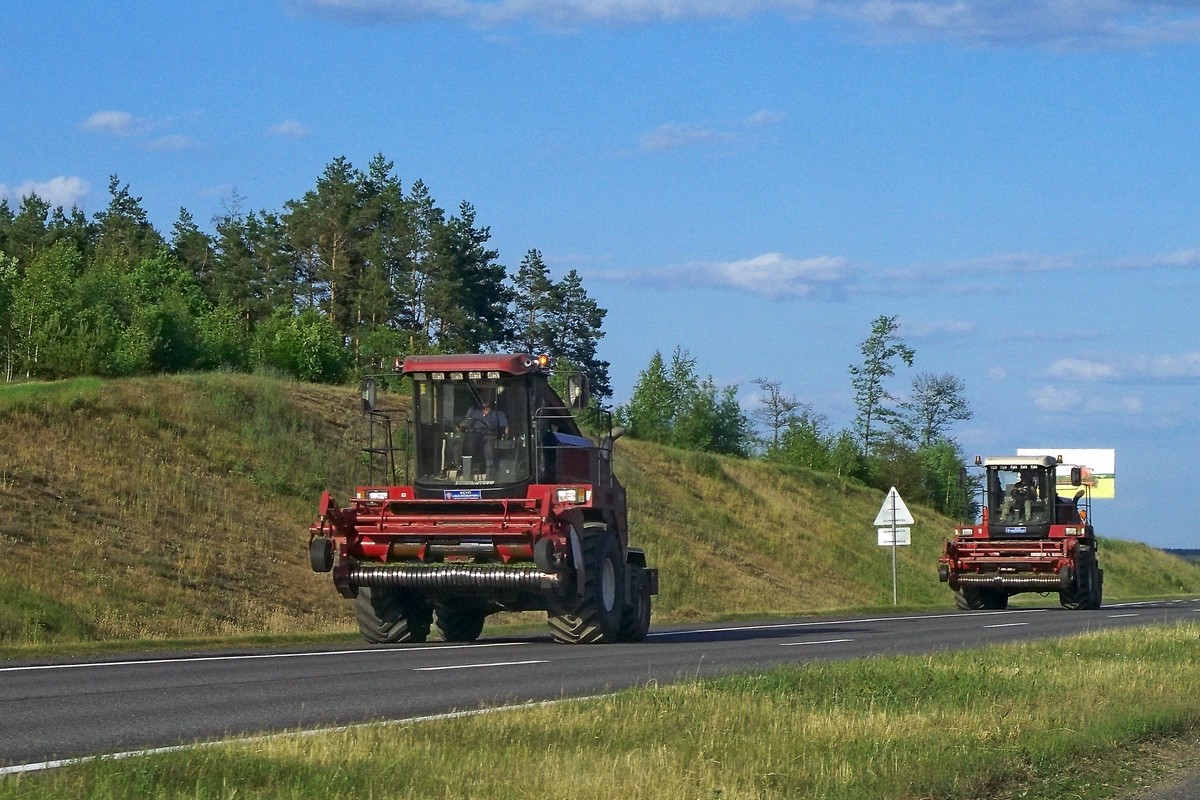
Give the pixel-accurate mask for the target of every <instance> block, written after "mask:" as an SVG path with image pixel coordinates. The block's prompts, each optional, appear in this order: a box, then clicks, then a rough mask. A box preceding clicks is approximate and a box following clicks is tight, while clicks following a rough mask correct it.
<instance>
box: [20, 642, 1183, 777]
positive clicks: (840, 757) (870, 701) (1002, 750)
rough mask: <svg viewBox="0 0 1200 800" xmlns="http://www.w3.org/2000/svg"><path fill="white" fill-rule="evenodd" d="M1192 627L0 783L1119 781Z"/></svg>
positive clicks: (766, 678) (1150, 765)
mask: <svg viewBox="0 0 1200 800" xmlns="http://www.w3.org/2000/svg"><path fill="white" fill-rule="evenodd" d="M1198 643H1200V625H1196V624H1180V625H1174V626H1159V627H1150V628H1139V629H1138V630H1136V631H1113V632H1103V633H1093V634H1087V635H1083V636H1077V637H1071V638H1067V639H1062V640H1057V641H1043V642H1035V643H1030V644H1022V645H1006V646H996V647H989V648H985V649H981V650H971V651H960V652H953V653H946V654H939V655H936V656H912V657H887V658H883V657H877V658H870V659H865V660H860V661H850V662H836V663H812V664H806V665H804V666H802V667H786V668H779V669H775V670H772V671H770V672H768V673H766V674H761V675H739V676H732V677H726V678H719V679H711V680H702V681H690V682H685V683H680V684H672V685H668V686H654V687H649V688H646V689H640V690H630V691H624V692H621V693H619V694H617V695H614V696H610V697H603V698H593V699H586V700H576V701H567V702H563V703H559V704H554V705H544V706H533V707H527V708H522V709H518V710H506V711H501V712H497V713H486V714H479V715H471V716H459V717H454V718H445V719H436V720H431V721H424V722H417V723H408V724H377V725H365V726H357V727H353V728H350V729H345V730H340V731H336V732H331V733H320V734H307V735H301V734H295V735H285V736H276V737H270V738H265V739H263V738H259V739H250V740H247V741H244V742H238V741H234V742H230V743H225V744H220V745H215V746H206V747H202V748H195V749H188V750H183V751H178V752H172V753H166V754H162V755H156V756H149V757H133V758H127V759H121V760H111V759H99V760H94V761H89V762H86V763H83V764H79V765H75V766H69V767H64V768H61V769H58V770H54V771H50V772H44V773H30V774H18V775H13V776H8V777H6V778H0V797H13V798H17V797H20V798H27V799H28V800H40V798H54V799H55V800H56V799H57V798H60V797H88V798H97V799H98V798H126V797H161V798H235V797H237V798H243V797H252V798H309V797H324V798H361V797H403V798H418V797H420V798H427V797H439V798H477V797H489V798H526V797H537V798H542V797H569V798H572V799H573V800H588V799H589V798H595V799H596V800H607V798H613V797H629V798H664V799H666V798H671V799H672V800H674V798H680V797H686V798H701V797H712V798H717V797H719V798H735V799H737V800H741V799H742V798H747V799H749V798H813V799H814V800H816V799H819V800H878V799H879V798H889V800H908V799H909V798H911V799H912V800H918V799H919V798H940V799H941V800H955V799H961V800H974V799H975V798H982V797H988V798H996V800H1007V799H1008V798H1014V799H1015V798H1024V800H1060V799H1061V798H1069V797H1080V798H1082V797H1086V798H1093V799H1095V800H1103V799H1104V798H1118V797H1128V796H1130V794H1131V793H1132V792H1133V791H1134V790H1135V789H1137V788H1139V787H1141V786H1144V785H1147V784H1149V783H1153V782H1155V781H1156V780H1158V779H1160V778H1161V777H1162V775H1163V774H1165V773H1166V772H1168V771H1170V769H1172V768H1175V769H1177V768H1179V767H1180V766H1185V765H1187V764H1192V765H1193V766H1195V765H1196V757H1197V755H1198V754H1197V753H1196V752H1195V751H1194V744H1193V746H1192V747H1193V749H1191V750H1189V749H1186V748H1184V747H1183V743H1184V742H1186V741H1187V740H1188V739H1190V740H1191V741H1192V742H1193V743H1194V741H1195V737H1196V735H1197V733H1200V695H1197V694H1196V692H1195V691H1194V687H1195V686H1196V685H1198V683H1200V662H1198V661H1197V660H1196V658H1195V654H1196V648H1197V644H1198ZM1189 759H1190V760H1189Z"/></svg>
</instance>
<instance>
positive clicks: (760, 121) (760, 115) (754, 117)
mask: <svg viewBox="0 0 1200 800" xmlns="http://www.w3.org/2000/svg"><path fill="white" fill-rule="evenodd" d="M785 119H787V114H784V113H782V112H779V111H757V112H755V113H753V114H751V115H750V116H748V117H746V125H747V126H749V127H751V128H766V127H770V126H771V125H778V124H779V123H781V122H783V121H784V120H785Z"/></svg>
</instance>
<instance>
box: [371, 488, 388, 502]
mask: <svg viewBox="0 0 1200 800" xmlns="http://www.w3.org/2000/svg"><path fill="white" fill-rule="evenodd" d="M367 499H368V500H387V491H386V490H383V489H379V490H376V491H373V492H367Z"/></svg>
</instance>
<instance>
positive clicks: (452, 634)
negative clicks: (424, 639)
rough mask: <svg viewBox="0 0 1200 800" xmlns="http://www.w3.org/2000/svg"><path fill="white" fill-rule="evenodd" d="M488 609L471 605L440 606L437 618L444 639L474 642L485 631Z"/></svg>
mask: <svg viewBox="0 0 1200 800" xmlns="http://www.w3.org/2000/svg"><path fill="white" fill-rule="evenodd" d="M486 618H487V611H485V610H484V609H482V608H477V607H475V606H469V605H445V606H438V608H437V613H436V616H435V619H436V621H437V628H438V631H439V632H440V633H441V634H442V639H443V640H445V641H447V642H473V641H475V640H476V639H478V638H479V634H481V633H483V621H484V620H485V619H486Z"/></svg>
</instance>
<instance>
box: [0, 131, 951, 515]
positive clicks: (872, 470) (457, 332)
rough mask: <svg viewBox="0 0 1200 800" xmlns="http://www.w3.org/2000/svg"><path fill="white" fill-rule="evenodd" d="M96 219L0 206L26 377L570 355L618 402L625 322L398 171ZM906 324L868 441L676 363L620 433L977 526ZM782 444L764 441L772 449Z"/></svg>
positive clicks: (375, 162) (942, 383) (861, 423)
mask: <svg viewBox="0 0 1200 800" xmlns="http://www.w3.org/2000/svg"><path fill="white" fill-rule="evenodd" d="M108 190H109V201H108V205H107V206H106V208H104V209H103V210H102V211H99V212H97V213H96V214H95V215H93V217H91V218H90V219H89V218H88V217H87V216H85V215H84V214H83V212H82V211H80V210H79V208H78V207H75V208H72V209H70V210H69V211H68V210H65V209H64V208H63V207H61V206H58V207H52V206H51V205H50V204H49V203H48V202H46V201H45V200H43V199H41V198H39V197H38V196H37V195H36V194H31V195H28V196H26V197H24V198H23V199H22V200H21V201H20V203H19V205H18V207H17V208H15V209H14V208H12V207H11V206H10V205H9V203H8V201H7V200H6V199H0V358H2V361H3V366H4V372H5V378H6V380H8V381H12V380H15V379H30V378H39V379H45V378H61V377H70V376H76V375H99V376H128V375H141V374H153V373H161V372H179V371H186V370H212V369H229V370H235V371H252V370H262V369H268V370H273V371H276V372H279V373H282V374H285V375H290V376H292V377H295V378H297V379H300V380H305V381H315V382H328V383H339V382H343V381H346V380H348V379H351V378H354V377H357V376H358V375H362V374H369V373H373V372H374V373H377V372H382V371H386V370H387V369H389V368H390V365H391V363H392V361H393V359H394V358H396V357H398V356H403V355H408V354H416V353H447V352H488V351H503V350H511V351H516V352H531V353H540V352H546V353H550V354H552V355H553V356H554V357H555V358H556V360H557V365H558V366H560V367H569V368H571V369H579V370H581V371H583V372H584V373H585V374H587V375H588V376H589V378H590V380H591V385H592V393H593V395H594V396H595V397H597V398H598V399H604V398H608V397H611V396H612V389H611V385H610V380H609V363H608V362H607V361H605V360H603V359H601V358H600V357H599V355H598V352H597V348H598V344H599V341H600V339H602V338H603V336H604V330H603V323H604V318H605V316H606V314H607V312H606V311H605V309H603V308H601V307H600V306H599V305H598V304H597V303H596V302H595V301H594V300H593V299H592V298H591V297H589V296H588V293H587V291H586V290H585V289H584V287H583V282H582V279H581V278H580V276H579V275H578V273H577V272H575V271H574V270H571V271H570V272H568V273H567V274H566V275H565V276H564V277H563V278H561V279H560V280H557V281H556V280H553V279H552V278H551V277H550V273H549V270H548V268H547V266H546V264H545V261H544V259H543V257H542V254H541V252H540V251H538V250H537V249H530V250H528V251H527V252H526V254H525V256H524V257H523V259H522V260H521V262H520V264H519V265H518V267H517V268H516V270H515V271H514V272H512V273H511V274H510V272H509V270H508V269H507V268H506V267H505V266H504V265H503V264H501V263H500V261H499V253H498V252H497V251H496V250H495V249H493V248H492V247H491V246H490V244H489V242H490V239H491V232H490V229H489V228H487V227H486V226H483V225H481V224H480V223H479V221H478V220H477V217H476V212H475V209H474V207H473V206H472V205H471V204H470V203H468V202H466V201H463V202H462V203H460V204H459V206H458V209H457V211H456V213H453V214H447V213H446V212H445V211H444V210H443V209H442V208H440V207H439V206H438V205H437V203H436V202H435V201H434V199H433V197H432V195H431V193H430V191H429V189H428V187H427V186H426V185H425V184H424V183H423V182H422V181H420V180H417V181H415V182H414V183H413V184H412V185H411V187H409V189H408V191H407V192H405V191H404V189H403V186H402V184H401V182H400V180H399V178H397V177H396V176H395V174H394V172H393V164H392V162H390V161H388V160H387V159H385V158H384V157H383V155H377V156H375V157H374V158H373V159H372V160H371V162H370V164H369V165H368V168H367V170H366V171H360V170H358V169H356V168H355V167H354V166H353V165H352V164H351V163H350V162H349V161H348V160H347V159H345V158H342V157H339V158H335V159H334V160H333V161H331V162H330V163H329V164H328V165H327V166H326V168H325V170H324V171H323V172H322V174H321V175H320V176H319V177H318V178H317V181H316V184H315V186H314V187H313V188H312V189H310V190H309V191H307V192H305V194H304V195H303V196H302V197H300V198H299V199H295V200H290V201H288V202H287V203H285V204H284V207H283V209H281V210H278V211H266V210H262V211H248V210H246V209H245V208H244V207H243V204H244V199H243V198H241V197H240V196H239V195H237V194H236V193H235V194H234V195H233V196H232V197H230V198H229V199H228V201H227V203H226V204H225V205H224V207H223V209H222V213H221V214H219V215H217V216H216V217H215V218H214V219H213V220H212V228H211V232H209V231H205V230H202V229H201V228H200V226H199V225H198V224H197V223H196V221H195V219H194V217H193V216H192V215H191V213H190V212H188V210H187V209H186V208H181V209H180V211H179V216H178V218H177V220H176V221H175V223H174V225H173V227H172V229H171V231H170V233H169V235H168V236H164V235H163V234H162V233H161V232H159V231H158V230H156V229H155V227H154V226H153V225H152V224H151V223H150V221H149V219H148V215H147V213H146V211H145V209H144V208H143V207H142V203H141V198H139V197H136V196H134V195H133V194H132V193H131V192H130V190H129V186H128V185H125V184H122V183H121V182H120V180H119V179H118V178H117V177H116V176H112V177H111V178H110V180H109V186H108ZM897 329H898V325H897V323H896V318H895V317H883V316H881V317H879V318H878V319H877V320H875V322H874V323H873V325H872V330H871V333H870V335H869V336H868V337H867V339H865V340H864V341H863V343H862V345H861V352H862V357H863V358H862V362H861V363H859V364H854V365H851V367H850V376H851V384H852V386H853V388H854V392H855V402H856V406H857V410H858V414H857V417H856V418H855V421H854V425H853V426H852V427H851V428H847V429H844V430H836V431H835V430H832V429H831V428H830V426H829V423H828V419H827V418H826V417H825V416H824V415H823V414H820V413H819V412H817V411H816V410H815V409H813V407H812V406H811V405H810V404H806V403H802V402H800V401H799V400H798V399H796V398H795V397H793V396H791V395H788V394H786V393H785V392H784V391H783V390H782V388H781V385H780V383H779V382H777V381H772V380H770V379H768V378H759V379H758V380H756V381H755V383H756V384H757V385H758V387H759V389H760V390H761V397H762V401H761V403H760V405H759V406H758V407H756V408H755V409H754V410H753V411H752V412H751V413H750V414H747V413H746V412H745V411H744V410H743V409H742V408H741V406H740V405H739V403H738V400H737V387H736V386H726V387H718V386H717V385H716V383H715V382H714V381H713V379H712V377H711V376H708V377H702V376H701V375H700V374H699V372H698V371H697V362H696V359H695V358H694V357H693V356H692V355H691V354H690V353H688V352H687V351H685V350H682V349H679V348H677V349H676V350H675V351H674V353H673V354H671V356H670V358H669V359H667V358H664V357H663V356H662V354H661V353H659V352H656V353H655V354H654V355H653V357H652V358H651V361H650V364H649V365H648V366H647V367H646V369H645V370H643V371H642V372H641V373H640V374H639V377H638V381H637V383H636V385H635V387H634V391H633V394H632V396H631V398H630V400H629V403H628V404H627V405H622V406H618V407H617V409H616V417H617V420H618V421H619V422H620V423H622V424H624V425H625V426H626V428H627V429H628V431H629V432H630V434H631V435H632V436H634V437H639V438H644V439H649V440H652V441H657V442H660V443H664V444H670V445H673V446H676V447H682V448H687V449H692V450H703V451H709V452H716V453H724V454H729V455H733V456H738V457H743V458H751V457H761V458H765V459H767V460H769V461H776V462H780V463H785V464H793V465H797V466H803V467H807V468H809V469H813V470H819V471H824V472H832V473H835V474H837V475H840V476H844V477H848V478H855V479H858V480H862V481H865V482H866V483H868V484H871V485H874V486H878V487H879V488H882V489H887V488H888V487H889V486H892V485H894V486H896V487H897V488H899V489H900V490H901V491H903V492H904V493H905V496H907V497H910V498H912V499H914V500H916V501H917V502H927V503H930V504H932V505H934V506H935V507H937V508H939V509H941V510H943V511H945V512H946V513H948V514H951V515H953V516H960V517H968V516H969V515H970V505H971V500H970V498H971V494H970V491H969V489H968V488H967V487H966V486H965V484H964V479H963V478H962V457H961V453H960V452H959V450H958V447H957V445H956V444H955V442H954V440H953V439H952V438H950V436H949V429H950V427H951V426H952V424H953V423H954V422H956V421H959V420H964V419H967V418H969V417H970V410H969V407H968V406H967V403H966V401H965V399H964V387H963V384H962V382H961V381H960V380H959V379H957V378H955V377H954V376H951V375H932V374H928V373H920V374H918V375H917V377H916V378H915V379H914V380H913V383H912V387H911V391H910V392H909V393H908V396H907V399H903V400H900V399H898V398H897V397H896V396H895V395H893V394H892V393H891V391H890V389H889V387H888V382H889V381H890V380H891V379H893V378H894V376H895V368H896V364H897V362H899V363H903V364H904V365H905V366H908V367H911V366H912V364H913V358H914V355H915V353H914V351H913V350H912V349H911V348H909V347H908V346H907V345H906V344H905V343H904V342H903V341H902V340H900V339H899V337H898V336H897V333H896V332H897ZM763 432H765V434H764V433H763Z"/></svg>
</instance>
